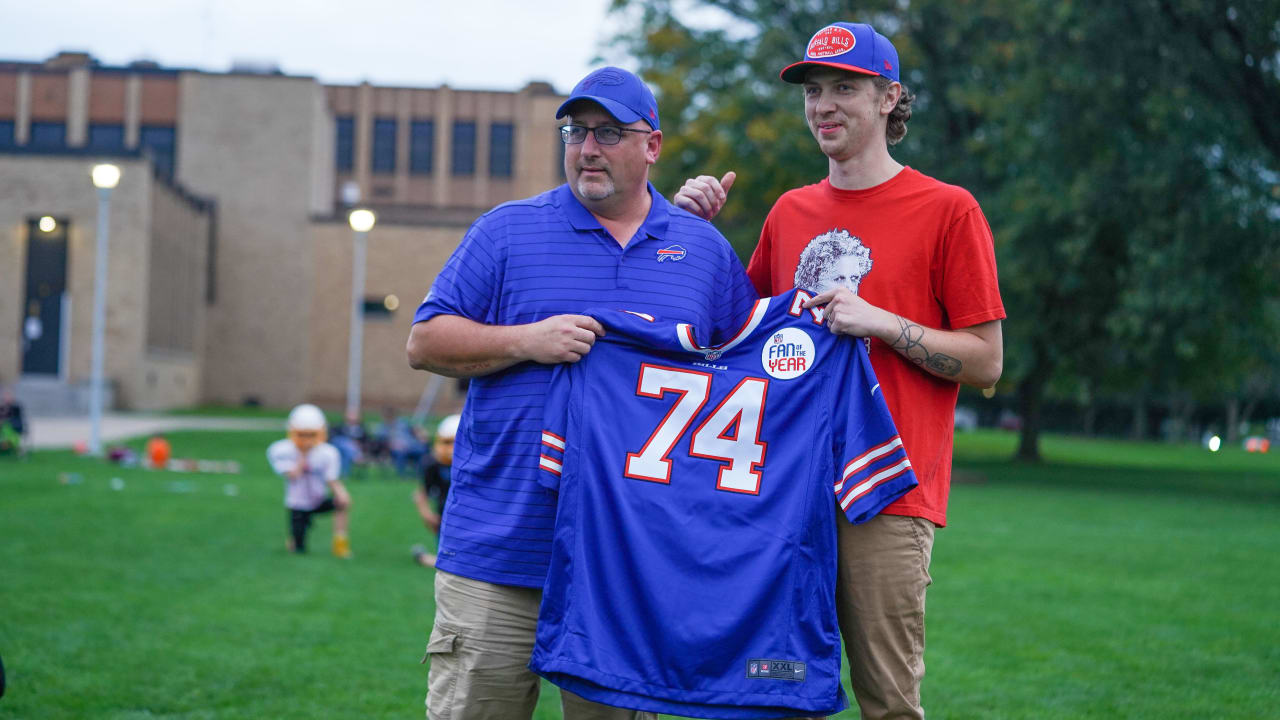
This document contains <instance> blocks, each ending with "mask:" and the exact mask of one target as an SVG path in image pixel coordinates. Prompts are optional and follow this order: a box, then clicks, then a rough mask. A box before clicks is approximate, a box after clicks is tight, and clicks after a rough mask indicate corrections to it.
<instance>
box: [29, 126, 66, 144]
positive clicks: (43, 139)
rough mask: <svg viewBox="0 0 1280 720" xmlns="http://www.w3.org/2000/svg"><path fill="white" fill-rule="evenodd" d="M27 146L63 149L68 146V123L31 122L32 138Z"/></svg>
mask: <svg viewBox="0 0 1280 720" xmlns="http://www.w3.org/2000/svg"><path fill="white" fill-rule="evenodd" d="M27 147H30V148H34V149H36V150H63V149H65V148H66V147H67V125H66V123H55V122H33V123H31V139H30V140H29V141H28V142H27Z"/></svg>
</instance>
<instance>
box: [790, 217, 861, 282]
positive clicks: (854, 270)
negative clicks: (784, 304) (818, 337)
mask: <svg viewBox="0 0 1280 720" xmlns="http://www.w3.org/2000/svg"><path fill="white" fill-rule="evenodd" d="M869 272H871V248H868V247H867V246H866V245H863V244H862V240H861V239H860V238H858V237H857V236H856V235H850V234H849V231H848V230H829V231H827V232H825V233H823V234H821V235H819V236H817V237H815V238H813V239H812V240H810V241H809V243H808V244H807V245H806V246H805V248H804V250H803V251H802V252H801V253H800V262H799V263H798V264H797V265H796V277H795V286H796V287H798V288H806V289H809V290H812V291H813V292H819V293H820V292H825V291H827V290H833V289H835V288H840V287H843V288H848V289H849V290H850V291H852V292H853V293H854V294H855V295H856V294H857V293H858V286H859V285H860V284H861V283H862V278H864V277H866V276H867V273H869Z"/></svg>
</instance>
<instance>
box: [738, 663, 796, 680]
mask: <svg viewBox="0 0 1280 720" xmlns="http://www.w3.org/2000/svg"><path fill="white" fill-rule="evenodd" d="M747 677H749V678H761V679H765V680H792V681H795V682H804V663H802V662H798V661H796V660H748V661H747Z"/></svg>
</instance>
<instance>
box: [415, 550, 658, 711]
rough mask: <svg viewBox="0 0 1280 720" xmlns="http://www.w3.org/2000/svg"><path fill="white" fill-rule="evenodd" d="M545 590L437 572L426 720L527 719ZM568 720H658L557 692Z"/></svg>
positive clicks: (534, 699)
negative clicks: (531, 661) (531, 664)
mask: <svg viewBox="0 0 1280 720" xmlns="http://www.w3.org/2000/svg"><path fill="white" fill-rule="evenodd" d="M541 599H542V591H541V590H537V589H533V588H522V587H514V586H510V585H494V584H493V583H487V582H482V581H479V580H472V579H470V578H464V577H461V576H459V575H451V574H449V573H447V572H441V571H436V619H435V625H434V626H433V627H432V629H431V638H430V639H429V640H428V641H427V652H426V655H425V656H424V657H423V658H422V661H423V662H426V661H427V660H428V659H430V660H431V669H430V671H429V673H428V676H427V686H428V691H427V718H428V720H525V719H527V718H529V717H531V716H532V715H533V709H534V706H535V705H537V703H538V690H539V688H540V684H541V679H540V678H539V677H538V676H537V675H535V674H533V672H532V671H531V670H529V656H530V655H531V654H532V653H533V639H534V630H535V629H536V627H537V624H538V604H539V602H540V601H541ZM560 708H561V711H562V712H563V713H564V718H565V720H656V717H657V716H656V715H653V714H652V713H644V712H638V711H635V710H624V709H621V708H615V707H609V706H607V705H601V704H599V703H594V702H591V701H589V700H585V699H583V698H581V697H579V696H577V695H574V694H573V693H571V692H568V691H565V690H561V691H560Z"/></svg>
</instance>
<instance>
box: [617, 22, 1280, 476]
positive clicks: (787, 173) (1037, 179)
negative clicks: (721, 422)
mask: <svg viewBox="0 0 1280 720" xmlns="http://www.w3.org/2000/svg"><path fill="white" fill-rule="evenodd" d="M614 7H615V9H617V10H619V11H620V12H621V13H622V14H623V16H624V17H626V18H628V19H629V24H628V26H627V28H626V29H625V30H624V31H623V33H622V34H621V36H620V37H618V38H617V39H616V40H617V41H618V42H620V43H622V45H623V47H624V48H625V49H626V50H628V51H629V52H630V54H631V55H632V56H634V57H635V58H637V59H638V62H639V70H640V72H641V74H642V75H643V76H644V77H645V78H646V79H648V80H649V81H650V82H652V83H653V84H654V85H655V86H656V90H657V92H658V93H659V98H660V103H661V105H662V110H663V122H664V130H665V131H666V132H665V141H664V142H665V147H664V157H663V160H662V162H661V163H660V164H659V166H658V170H657V176H656V179H657V182H658V183H659V184H660V185H661V186H662V187H670V188H674V187H677V186H678V185H679V183H680V182H682V181H683V179H684V178H685V177H689V176H692V175H695V174H715V175H719V174H721V173H723V172H725V171H727V170H737V171H738V173H739V178H738V182H737V184H736V185H735V186H734V188H733V191H732V192H731V199H730V202H729V204H728V206H727V207H726V209H725V211H724V212H723V213H722V217H721V218H720V219H719V220H718V221H717V223H718V225H719V226H720V227H721V229H722V230H723V231H724V232H725V234H726V235H727V236H729V238H730V240H731V241H732V242H733V243H734V245H735V247H737V248H738V250H739V252H741V253H743V254H744V255H745V254H746V253H748V252H749V251H750V249H751V248H752V247H754V244H755V240H756V235H757V233H758V232H759V228H760V226H761V224H762V222H763V219H764V216H765V214H766V213H767V212H768V209H769V207H771V206H772V204H773V202H774V201H775V200H776V199H777V197H778V196H779V195H780V194H781V193H782V192H784V191H785V190H787V189H790V188H792V187H796V186H800V185H805V184H809V183H813V182H816V181H817V180H819V179H820V178H822V177H823V176H824V175H825V173H826V159H825V158H824V157H823V156H822V155H821V154H820V153H819V152H818V150H817V148H816V145H815V143H814V141H813V139H812V138H811V136H810V135H809V132H808V130H807V128H806V127H805V125H804V120H803V114H802V100H801V96H800V94H799V91H798V90H797V89H796V88H795V86H792V85H789V84H787V83H783V82H782V81H780V80H779V79H778V75H777V74H778V71H779V70H780V69H781V68H782V67H784V66H785V65H787V64H789V63H791V62H794V61H796V60H797V59H799V58H800V54H801V53H802V52H803V49H804V46H805V43H806V42H807V40H808V38H809V37H810V36H811V35H812V34H813V32H815V31H816V30H817V29H819V28H821V27H822V26H824V25H826V24H827V23H829V22H833V21H835V20H851V21H863V22H870V23H872V24H874V25H875V26H876V27H877V29H878V30H880V31H881V32H882V33H884V34H886V35H888V36H889V37H890V38H892V39H893V41H894V44H895V46H896V47H897V49H898V52H899V57H900V61H901V64H902V68H903V81H904V83H905V84H906V85H908V86H909V87H910V88H911V89H912V90H913V91H915V92H916V93H917V95H918V99H917V101H916V104H915V109H916V112H915V115H914V116H913V118H912V120H911V122H910V123H909V126H908V128H909V132H908V135H907V138H906V139H905V140H904V141H903V143H902V144H900V145H899V146H897V147H896V148H894V149H893V151H892V152H893V154H894V155H895V157H896V158H897V159H899V160H900V161H901V162H904V163H906V164H909V165H912V166H913V167H916V168H917V169H919V170H921V171H923V172H925V173H927V174H929V175H933V176H934V177H937V178H939V179H942V180H944V181H947V182H951V183H955V184H959V185H962V186H964V187H966V188H968V189H969V190H970V191H972V192H973V193H974V195H975V196H976V197H977V198H978V200H979V202H980V203H981V204H982V206H983V209H984V211H985V212H986V214H987V216H988V219H989V220H990V222H991V225H992V228H993V230H994V232H995V236H996V250H997V258H998V262H999V265H1000V280H1001V289H1002V293H1003V295H1004V300H1005V305H1006V309H1007V311H1008V313H1009V319H1008V321H1007V322H1006V325H1005V338H1006V351H1005V357H1006V363H1005V375H1004V379H1003V380H1002V382H1001V388H1002V389H1004V388H1012V389H1013V392H1015V393H1016V396H1017V401H1018V406H1019V410H1020V413H1021V415H1022V416H1023V421H1024V424H1023V437H1022V443H1021V445H1020V449H1019V455H1020V456H1022V457H1024V458H1027V459H1035V458H1037V457H1038V432H1039V427H1040V421H1039V420H1040V407H1041V404H1042V402H1043V401H1044V399H1045V398H1046V397H1049V396H1052V395H1054V394H1055V393H1059V392H1076V391H1077V390H1078V388H1081V387H1084V388H1088V389H1089V392H1090V393H1091V396H1092V397H1096V396H1097V395H1098V394H1106V395H1108V396H1109V397H1113V398H1128V399H1130V400H1131V401H1132V402H1133V403H1134V404H1135V406H1137V407H1145V405H1146V404H1147V403H1150V402H1153V401H1156V400H1157V399H1159V400H1160V401H1161V402H1165V403H1174V402H1175V401H1179V400H1181V401H1185V402H1198V403H1213V402H1219V403H1229V402H1232V401H1233V399H1234V401H1237V402H1240V401H1242V402H1245V403H1248V402H1249V400H1250V397H1255V398H1256V395H1257V394H1258V393H1260V392H1261V393H1272V394H1274V393H1275V392H1276V390H1277V385H1278V384H1280V382H1278V380H1277V375H1278V374H1280V371H1277V370H1276V369H1275V368H1276V367H1277V358H1280V341H1278V340H1277V337H1280V332H1278V331H1280V325H1277V320H1278V318H1277V314H1276V311H1275V302H1276V298H1277V297H1280V232H1278V229H1277V228H1278V223H1280V75H1278V69H1280V13H1277V6H1276V4H1275V2H1274V1H1264V0H1243V1H1240V2H1221V1H1215V0H1133V1H1132V2H1127V3H1110V2H1105V1H1104V0H901V1H893V2H878V1H872V2H866V3H857V4H856V5H855V4H854V3H848V2H834V1H831V0H808V1H807V2H800V3H796V2H775V1H770V0H703V1H701V2H695V1H693V0H690V1H689V2H674V1H673V0H615V2H614ZM694 9H704V10H705V9H714V10H715V11H717V12H718V13H720V15H721V17H723V18H725V21H724V22H717V23H713V24H712V25H713V26H695V25H693V24H691V23H689V22H686V21H684V20H683V19H684V18H688V17H691V15H690V11H691V10H694ZM1066 389H1072V390H1066ZM1002 391H1003V390H1002Z"/></svg>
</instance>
